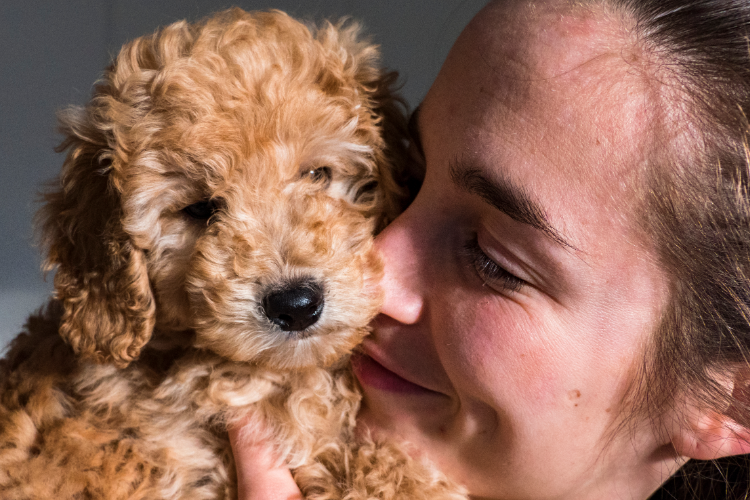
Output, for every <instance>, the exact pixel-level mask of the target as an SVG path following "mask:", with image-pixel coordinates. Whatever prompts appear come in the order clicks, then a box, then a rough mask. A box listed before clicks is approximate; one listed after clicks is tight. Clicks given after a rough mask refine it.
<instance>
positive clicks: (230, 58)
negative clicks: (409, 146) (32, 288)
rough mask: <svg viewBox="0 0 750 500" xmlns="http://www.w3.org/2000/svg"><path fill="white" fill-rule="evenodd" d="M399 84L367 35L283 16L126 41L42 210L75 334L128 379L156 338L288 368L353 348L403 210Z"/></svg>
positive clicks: (374, 301) (71, 117) (72, 337)
mask: <svg viewBox="0 0 750 500" xmlns="http://www.w3.org/2000/svg"><path fill="white" fill-rule="evenodd" d="M393 80H394V76H393V75H392V74H385V73H383V72H382V71H381V70H380V68H379V66H378V61H377V51H376V49H375V48H374V47H373V46H372V45H369V44H367V43H363V42H361V41H359V40H358V39H357V29H356V27H355V26H349V27H343V26H333V25H330V24H328V25H325V26H324V27H322V28H321V29H318V30H315V31H313V30H310V29H308V28H307V27H305V26H304V25H302V24H300V23H298V22H296V21H294V20H292V19H291V18H289V17H288V16H286V15H285V14H282V13H280V12H267V13H254V14H248V13H245V12H242V11H240V10H238V9H235V10H232V11H228V12H225V13H223V14H220V15H218V16H216V17H214V18H211V19H209V20H207V21H205V22H203V23H200V24H196V25H188V24H186V23H184V22H183V23H176V24H174V25H172V26H169V27H167V28H165V29H163V30H161V31H159V32H157V33H155V34H154V35H152V36H150V37H144V38H141V39H138V40H135V41H134V42H132V43H130V44H129V45H127V46H126V47H124V48H123V50H122V51H121V53H120V54H119V56H118V57H117V60H116V61H115V63H114V64H113V65H112V67H111V68H110V69H109V70H108V71H107V73H106V74H105V77H104V79H103V81H102V82H101V83H100V84H99V85H98V86H97V87H96V90H95V93H94V97H93V99H92V100H91V102H90V103H89V104H88V105H87V106H86V107H85V108H83V109H77V110H73V111H71V112H69V113H68V114H67V115H65V116H63V119H62V122H63V128H64V131H65V133H66V134H67V139H66V141H65V142H64V143H63V146H62V148H63V149H68V150H69V152H68V156H67V159H66V162H65V164H64V166H63V172H62V175H61V177H60V184H59V187H58V188H57V189H55V190H54V191H52V192H51V193H49V194H48V195H46V198H47V204H46V206H45V207H44V208H43V209H42V211H41V213H40V218H41V232H42V237H43V239H44V242H45V243H46V245H47V247H48V266H49V267H50V268H53V267H56V268H57V274H56V276H55V287H56V293H57V295H58V297H59V299H60V300H61V301H62V302H63V305H64V308H65V315H64V318H63V325H62V327H61V333H62V335H63V336H64V337H65V338H66V339H67V340H68V341H69V342H70V344H71V345H72V346H73V347H74V349H75V350H76V351H77V352H78V353H80V354H81V355H83V356H88V357H93V358H94V359H97V360H100V361H104V360H110V361H113V362H115V363H117V364H119V365H126V364H127V363H129V362H130V361H131V360H133V359H134V358H136V357H137V356H138V354H139V352H140V349H141V348H142V347H143V346H144V345H145V343H146V342H148V340H149V339H150V337H151V335H152V332H153V330H154V328H156V329H157V330H159V331H170V332H180V331H185V332H191V333H190V335H192V334H193V332H194V335H195V339H194V342H195V344H196V345H197V346H199V347H203V348H207V349H211V350H213V351H215V352H217V353H219V354H221V355H223V356H226V357H228V358H231V359H234V360H238V361H250V360H252V361H255V362H258V363H263V364H266V365H268V366H273V367H276V368H300V367H304V366H310V365H314V364H328V363H332V362H334V361H335V360H337V359H339V358H340V357H341V356H342V355H344V354H345V353H347V352H348V351H349V350H350V349H351V348H352V347H353V346H354V345H356V344H357V343H358V342H359V341H360V340H361V338H362V336H363V335H364V334H365V332H366V325H367V323H368V322H369V320H370V318H371V317H372V316H373V315H374V314H375V313H376V311H377V308H378V305H379V304H378V302H379V292H378V291H377V280H378V278H379V273H380V270H381V268H380V264H379V261H378V259H377V257H376V256H375V255H374V253H373V250H372V235H373V233H374V232H375V231H377V230H378V229H379V228H380V227H381V226H382V225H383V224H384V223H385V221H387V220H388V219H390V218H392V217H394V216H395V215H396V213H397V212H398V210H399V209H400V204H401V199H402V196H401V192H400V190H399V188H398V187H397V186H396V183H395V182H394V178H393V174H394V172H395V165H396V164H398V163H399V162H400V160H401V158H402V157H403V143H402V141H401V139H402V137H404V135H403V130H404V120H403V113H402V110H401V107H400V102H399V100H398V99H397V98H395V97H394V95H393V93H392V88H391V87H392V84H393ZM186 335H188V334H187V333H186Z"/></svg>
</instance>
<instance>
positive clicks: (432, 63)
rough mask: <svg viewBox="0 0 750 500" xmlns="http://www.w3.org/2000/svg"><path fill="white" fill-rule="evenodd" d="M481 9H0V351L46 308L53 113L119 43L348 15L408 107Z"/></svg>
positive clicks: (474, 2) (282, 5)
mask: <svg viewBox="0 0 750 500" xmlns="http://www.w3.org/2000/svg"><path fill="white" fill-rule="evenodd" d="M484 3H485V1H484V0H427V1H408V0H378V1H372V0H348V1H346V0H307V1H301V0H297V1H291V0H276V1H258V0H255V1H254V0H239V1H237V2H224V1H221V0H217V1H210V0H110V1H107V0H100V1H94V0H65V1H63V2H57V1H50V0H2V1H0V47H3V50H2V51H0V235H2V237H0V350H2V347H3V346H4V345H5V344H6V343H7V342H8V341H9V340H10V339H11V338H12V337H13V336H14V335H15V334H16V333H17V332H18V331H19V330H20V328H21V325H22V323H23V321H24V318H25V317H26V316H27V315H28V313H29V312H30V311H32V310H34V309H36V308H38V307H39V306H40V305H42V304H43V303H44V301H45V298H46V297H47V296H48V295H49V293H50V291H51V286H50V282H51V277H48V279H47V281H46V282H45V281H44V280H43V278H42V274H41V272H40V257H39V252H38V250H37V249H36V248H34V247H33V246H32V245H31V242H32V235H33V233H32V216H33V213H34V211H35V210H36V208H37V207H38V205H37V203H36V193H38V191H39V189H40V187H41V186H42V184H43V182H45V181H47V180H49V179H51V178H52V177H54V176H55V175H56V173H57V171H58V169H59V167H60V165H61V163H62V156H61V155H58V154H55V153H54V152H53V148H54V147H55V146H56V144H57V142H58V141H59V139H60V138H59V136H57V135H56V133H55V111H56V110H58V109H60V108H62V107H64V106H66V105H68V104H83V103H84V102H86V100H87V98H88V96H89V93H90V90H91V87H92V84H93V83H94V81H95V80H96V79H97V77H98V76H99V75H100V73H101V71H102V69H103V68H104V67H105V66H106V65H107V63H108V62H109V59H110V56H111V55H112V54H115V53H116V52H117V50H118V48H119V47H120V46H121V45H122V43H123V42H125V41H127V40H129V39H131V38H134V37H136V36H140V35H143V34H146V33H149V32H151V31H153V30H154V29H155V28H156V27H158V26H160V25H164V24H168V23H170V22H173V21H176V20H179V19H184V18H187V19H191V20H195V19H198V18H200V17H202V16H204V15H206V14H209V13H211V12H213V11H216V10H221V9H224V8H227V7H230V6H232V5H237V6H239V7H242V8H245V9H247V10H254V9H268V8H278V9H281V10H286V11H287V12H289V13H291V14H294V15H296V16H298V17H302V18H304V19H311V20H320V19H323V18H339V17H342V16H351V17H353V18H354V19H358V20H360V21H362V22H363V24H364V25H365V27H366V28H367V32H368V33H369V34H371V35H372V37H373V38H374V40H375V41H376V42H377V43H379V44H380V45H381V47H382V52H383V58H384V62H385V64H386V65H387V66H388V67H390V68H393V69H396V70H398V71H399V72H400V73H401V75H402V80H403V81H404V82H405V84H404V87H403V93H404V96H405V97H406V98H407V100H408V101H409V102H410V103H411V105H412V106H414V105H416V104H417V103H418V102H419V101H420V100H421V98H422V97H423V96H424V93H425V92H426V91H427V89H428V88H429V85H430V82H431V81H432V80H433V79H434V77H435V75H436V74H437V72H438V70H439V69H440V64H441V63H442V61H443V59H444V58H445V55H446V54H447V51H448V49H449V48H450V46H451V44H452V42H453V40H454V39H455V37H456V36H457V35H458V33H459V32H460V30H461V28H462V27H463V26H464V25H465V24H466V22H467V21H468V20H469V19H470V18H471V17H472V16H473V14H474V13H475V12H476V11H478V10H479V9H480V8H481V6H482V5H483V4H484Z"/></svg>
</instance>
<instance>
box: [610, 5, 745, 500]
mask: <svg viewBox="0 0 750 500" xmlns="http://www.w3.org/2000/svg"><path fill="white" fill-rule="evenodd" d="M605 3H608V4H609V5H611V6H612V7H614V8H615V9H617V10H618V11H620V12H623V13H625V14H626V15H627V16H629V18H630V19H631V20H632V21H633V25H632V30H633V31H632V34H633V36H635V37H636V41H637V43H638V44H639V46H640V47H642V48H643V49H645V50H646V51H647V52H648V53H649V54H651V55H652V56H653V60H654V61H656V62H657V67H656V68H655V69H656V71H655V76H656V78H657V81H658V82H657V83H658V85H659V87H660V90H661V92H660V97H661V98H662V99H663V100H664V102H665V104H666V105H667V107H668V109H669V111H670V113H669V114H667V115H664V116H665V117H666V118H665V119H666V120H667V121H666V122H664V123H660V124H659V125H660V126H662V127H666V129H667V130H670V131H671V132H673V133H674V134H676V135H673V140H672V142H671V147H669V148H663V149H662V150H663V151H669V153H663V154H661V155H660V159H661V160H662V163H665V161H666V164H667V166H666V168H664V165H662V168H655V167H651V168H649V169H648V171H647V172H646V179H647V182H646V187H647V189H646V190H645V193H644V201H645V202H644V204H643V207H644V211H643V214H642V221H643V225H644V227H645V229H646V231H647V232H648V233H649V234H650V235H651V237H652V238H653V240H654V241H655V243H656V246H657V250H658V253H659V258H660V259H661V262H662V264H663V265H664V266H665V267H666V269H667V270H668V271H669V272H670V274H671V276H672V278H673V283H672V294H671V301H670V304H669V306H668V307H667V308H666V311H665V312H664V315H663V318H662V323H661V326H660V328H659V331H658V333H657V335H655V337H654V340H653V342H654V344H653V345H652V346H651V349H650V354H649V356H648V357H647V360H646V363H645V366H644V370H643V371H642V377H641V378H640V380H641V382H640V384H639V385H638V387H637V388H636V390H635V395H636V398H635V403H636V410H641V411H647V412H650V413H651V415H655V414H656V412H659V413H661V412H663V410H665V409H666V408H667V407H669V406H670V405H672V404H673V403H674V401H675V395H686V396H688V397H689V398H690V400H691V401H692V402H693V403H696V404H698V405H700V406H702V407H703V408H708V409H710V410H714V411H716V412H718V413H720V414H724V415H728V416H730V417H731V418H732V419H734V420H735V421H736V422H737V423H739V424H741V425H743V426H745V427H748V428H750V406H749V405H748V402H747V400H746V398H742V399H738V398H736V397H735V395H736V394H737V392H733V391H732V390H730V389H727V384H726V383H722V379H724V382H726V380H727V378H728V377H732V378H734V377H735V376H736V374H737V373H741V374H742V372H743V371H744V374H743V375H747V374H748V370H750V202H749V200H748V195H749V194H750V178H749V176H748V167H749V166H750V159H749V155H748V152H749V149H748V140H747V139H748V131H750V128H749V126H748V119H747V116H748V114H750V41H749V39H748V35H749V34H750V33H749V32H750V2H749V1H747V0H610V1H608V2H605ZM676 136H679V137H680V139H674V137H676ZM739 392H742V391H739ZM743 399H744V400H743ZM743 460H744V459H740V460H739V462H740V463H741V462H742V461H743ZM735 461H736V460H735ZM717 465H718V467H717ZM726 467H727V466H726V464H713V465H706V464H694V465H693V464H689V466H688V467H687V468H688V469H693V473H692V474H683V476H684V477H687V476H691V479H690V481H692V482H682V483H681V484H679V485H678V484H677V482H675V481H680V480H675V481H673V482H672V483H671V484H670V485H669V486H667V490H668V491H669V493H664V492H662V495H666V496H658V497H655V498H681V497H686V498H701V499H705V498H735V496H730V495H729V493H731V491H732V490H735V491H736V494H733V495H736V497H737V498H740V497H741V498H747V494H748V491H750V490H749V489H748V479H749V478H750V475H749V474H748V473H747V470H749V469H750V468H748V467H745V466H742V467H740V468H739V469H736V470H734V469H733V472H732V471H730V470H729V469H726ZM696 469H700V472H699V473H698V475H696V474H695V473H694V472H695V470H696ZM711 471H717V473H711ZM722 471H723V472H722ZM727 474H734V476H733V481H734V482H733V483H732V484H730V483H728V482H727V481H726V480H725V479H729V477H728V476H727ZM714 477H716V478H721V479H722V480H721V481H718V482H717V481H714V480H713V479H714ZM701 479H706V481H702V480H701ZM696 480H697V482H696ZM738 481H740V482H741V483H742V484H739V482H738ZM667 490H663V491H667ZM740 490H741V491H740Z"/></svg>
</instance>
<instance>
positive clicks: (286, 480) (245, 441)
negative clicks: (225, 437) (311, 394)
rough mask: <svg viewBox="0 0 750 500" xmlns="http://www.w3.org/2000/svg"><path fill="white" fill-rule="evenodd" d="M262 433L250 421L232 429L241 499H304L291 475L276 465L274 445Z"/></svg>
mask: <svg viewBox="0 0 750 500" xmlns="http://www.w3.org/2000/svg"><path fill="white" fill-rule="evenodd" d="M259 434H260V433H259V432H258V425H257V423H253V422H249V421H245V422H244V423H242V424H240V425H239V426H236V427H232V428H230V429H229V442H230V443H231V444H232V453H234V463H235V467H236V468H237V498H238V500H302V493H301V492H300V490H299V488H298V487H297V484H296V483H295V482H294V479H292V473H291V472H290V471H289V469H288V468H286V467H284V466H283V465H282V466H281V467H278V466H277V465H276V457H275V456H274V450H273V446H271V444H270V443H269V441H268V440H267V439H266V438H264V437H259Z"/></svg>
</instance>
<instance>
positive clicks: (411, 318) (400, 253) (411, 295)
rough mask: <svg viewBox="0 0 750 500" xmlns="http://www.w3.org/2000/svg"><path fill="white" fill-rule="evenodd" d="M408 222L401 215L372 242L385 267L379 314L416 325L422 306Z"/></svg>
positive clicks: (417, 257) (418, 265)
mask: <svg viewBox="0 0 750 500" xmlns="http://www.w3.org/2000/svg"><path fill="white" fill-rule="evenodd" d="M410 222H411V220H410V218H409V215H408V213H404V214H402V215H401V216H400V217H398V218H397V219H396V220H395V221H393V222H392V223H391V224H390V225H389V226H388V227H387V228H386V229H385V230H384V231H382V232H381V233H380V234H379V235H378V236H377V238H376V239H375V245H376V247H377V249H378V250H379V251H380V254H381V257H382V259H383V262H384V266H385V273H384V276H383V281H382V287H383V291H384V295H385V301H384V303H383V307H382V309H381V310H380V312H381V314H385V315H386V316H390V317H391V318H393V319H394V320H396V321H398V322H400V323H403V324H414V323H416V322H417V321H418V320H419V317H420V316H421V314H422V310H423V307H424V298H423V296H422V293H421V292H420V290H421V289H422V273H421V267H422V265H421V254H420V250H419V245H418V242H417V238H416V236H417V233H416V232H415V230H414V229H415V228H413V227H411V224H410Z"/></svg>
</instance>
